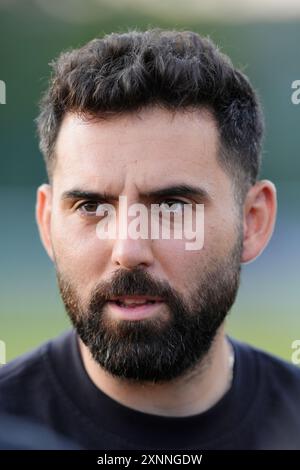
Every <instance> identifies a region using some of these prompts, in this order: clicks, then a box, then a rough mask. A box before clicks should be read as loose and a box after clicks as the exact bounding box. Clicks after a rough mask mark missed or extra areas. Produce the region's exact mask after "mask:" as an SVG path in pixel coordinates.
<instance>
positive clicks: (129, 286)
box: [91, 268, 177, 305]
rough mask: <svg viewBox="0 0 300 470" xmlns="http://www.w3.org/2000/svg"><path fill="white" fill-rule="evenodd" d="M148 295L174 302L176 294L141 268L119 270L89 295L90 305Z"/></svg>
mask: <svg viewBox="0 0 300 470" xmlns="http://www.w3.org/2000/svg"><path fill="white" fill-rule="evenodd" d="M135 295H136V296H138V295H148V296H153V297H161V298H162V299H163V301H165V302H169V301H174V299H175V298H177V294H176V293H175V292H174V291H173V289H172V288H171V286H170V285H169V283H168V282H167V281H162V280H157V279H154V278H153V277H152V275H150V274H149V273H148V272H146V271H145V270H144V269H142V268H134V269H132V270H130V271H129V270H126V269H120V270H118V271H116V272H115V273H114V274H113V276H112V278H111V279H110V280H107V281H102V282H101V283H99V284H98V285H97V286H96V287H95V288H94V289H93V291H92V293H91V303H92V304H94V305H95V304H98V305H99V303H105V302H107V301H108V300H110V299H111V298H112V297H121V296H135Z"/></svg>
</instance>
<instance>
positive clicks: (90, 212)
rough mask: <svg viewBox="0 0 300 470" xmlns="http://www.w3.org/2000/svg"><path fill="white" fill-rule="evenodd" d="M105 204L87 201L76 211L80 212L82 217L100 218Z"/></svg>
mask: <svg viewBox="0 0 300 470" xmlns="http://www.w3.org/2000/svg"><path fill="white" fill-rule="evenodd" d="M101 205H103V203H101V202H97V201H85V202H82V203H81V204H80V205H79V206H78V207H77V209H76V210H78V211H79V212H80V214H81V215H84V216H87V217H96V216H97V215H98V216H99V210H100V209H101Z"/></svg>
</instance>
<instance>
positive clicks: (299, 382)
mask: <svg viewBox="0 0 300 470" xmlns="http://www.w3.org/2000/svg"><path fill="white" fill-rule="evenodd" d="M231 342H232V344H233V346H234V349H235V353H236V354H238V355H239V356H241V357H242V358H243V359H244V360H242V361H241V362H242V363H244V364H247V362H248V363H249V364H250V363H251V362H252V363H253V364H254V365H255V369H256V371H257V379H258V380H259V381H260V382H261V383H264V384H265V386H266V387H267V388H268V389H269V390H272V391H273V392H274V393H278V394H280V395H281V396H283V395H286V396H287V397H288V396H289V397H292V396H294V398H295V400H296V401H297V402H298V403H299V405H300V367H298V366H296V365H294V364H291V363H289V362H287V361H286V360H284V359H281V358H280V357H278V356H275V355H274V354H271V353H269V352H266V351H263V350H262V349H259V348H256V347H254V346H250V345H248V344H246V343H242V342H239V341H237V340H232V339H231Z"/></svg>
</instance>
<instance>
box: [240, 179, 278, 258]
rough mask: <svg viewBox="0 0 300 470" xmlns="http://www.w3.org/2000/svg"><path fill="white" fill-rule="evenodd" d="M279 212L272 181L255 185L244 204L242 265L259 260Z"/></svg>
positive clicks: (259, 182)
mask: <svg viewBox="0 0 300 470" xmlns="http://www.w3.org/2000/svg"><path fill="white" fill-rule="evenodd" d="M276 212H277V198H276V188H275V186H274V184H273V183H271V181H267V180H262V181H258V182H257V183H256V184H255V185H253V186H252V187H251V188H250V189H249V191H248V193H247V196H246V199H245V203H244V219H243V222H244V242H243V253H242V260H241V261H242V263H248V262H250V261H253V260H254V259H255V258H257V257H258V256H259V255H260V254H261V253H262V251H263V250H264V248H265V247H266V246H267V244H268V242H269V240H270V238H271V236H272V233H273V230H274V225H275V220H276Z"/></svg>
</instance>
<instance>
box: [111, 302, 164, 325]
mask: <svg viewBox="0 0 300 470" xmlns="http://www.w3.org/2000/svg"><path fill="white" fill-rule="evenodd" d="M125 298H127V299H130V300H142V299H147V300H151V301H154V303H153V304H144V305H136V306H134V307H123V306H121V305H118V304H117V303H116V302H115V301H114V298H112V299H111V300H109V301H108V302H107V305H108V306H109V310H110V311H111V313H112V314H113V316H114V317H115V318H118V319H122V320H132V321H137V320H143V319H145V318H149V317H152V316H153V315H155V314H156V313H157V312H158V311H159V309H160V308H161V306H162V305H163V303H164V302H163V300H162V299H159V298H157V297H156V298H155V297H148V296H147V297H146V296H123V297H122V296H120V297H117V298H116V300H117V299H118V300H122V299H125Z"/></svg>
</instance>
